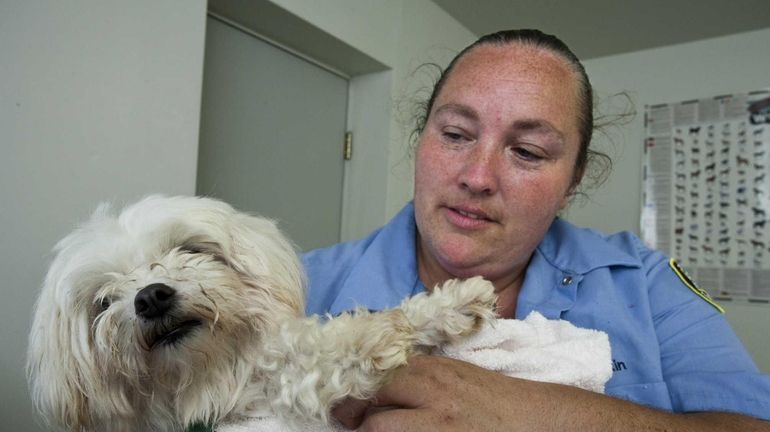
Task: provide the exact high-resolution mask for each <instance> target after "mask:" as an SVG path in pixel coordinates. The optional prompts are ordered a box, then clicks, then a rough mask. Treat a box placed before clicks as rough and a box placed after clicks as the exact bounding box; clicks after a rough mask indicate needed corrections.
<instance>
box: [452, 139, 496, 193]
mask: <svg viewBox="0 0 770 432" xmlns="http://www.w3.org/2000/svg"><path fill="white" fill-rule="evenodd" d="M498 157H499V155H497V154H495V152H494V151H492V150H491V149H485V148H483V146H481V145H478V146H476V148H474V149H473V150H472V151H471V152H469V154H468V158H467V159H465V161H463V167H462V170H461V171H460V176H459V182H460V187H461V188H463V189H465V190H467V191H468V192H471V193H472V194H474V195H475V194H482V195H492V194H494V193H495V192H497V187H498V184H497V178H498V173H497V158H498Z"/></svg>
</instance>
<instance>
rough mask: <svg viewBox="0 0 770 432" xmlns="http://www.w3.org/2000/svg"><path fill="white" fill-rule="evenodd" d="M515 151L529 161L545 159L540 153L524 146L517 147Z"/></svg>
mask: <svg viewBox="0 0 770 432" xmlns="http://www.w3.org/2000/svg"><path fill="white" fill-rule="evenodd" d="M513 151H514V153H516V155H517V156H518V157H520V158H521V159H524V160H527V161H539V160H541V159H543V157H542V156H540V155H539V154H536V153H533V152H531V151H529V150H527V149H526V148H524V147H516V148H514V150H513Z"/></svg>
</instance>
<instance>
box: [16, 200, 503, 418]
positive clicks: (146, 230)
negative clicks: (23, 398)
mask: <svg viewBox="0 0 770 432" xmlns="http://www.w3.org/2000/svg"><path fill="white" fill-rule="evenodd" d="M55 250H56V252H57V254H56V257H55V259H54V261H53V263H52V265H51V267H50V270H49V272H48V275H47V276H46V279H45V283H44V286H43V289H42V292H41V293H40V297H39V299H38V301H37V304H36V307H35V313H34V322H33V326H32V330H31V333H30V338H29V353H28V366H27V368H28V376H29V383H30V391H31V394H32V398H33V401H34V403H35V406H36V408H37V409H38V410H39V411H40V412H41V413H42V414H43V416H44V418H45V419H46V420H47V421H48V423H49V425H50V426H51V427H56V428H60V429H64V430H69V431H103V430H109V431H175V430H183V429H184V428H185V427H186V426H187V425H189V424H191V423H193V422H206V423H209V424H212V423H214V424H216V423H217V422H219V421H221V420H223V419H226V418H227V417H228V416H235V415H241V414H244V413H248V412H251V413H254V412H262V413H270V414H274V415H279V416H282V417H285V418H287V419H295V420H301V421H327V420H328V416H329V413H330V409H331V408H332V407H333V405H334V404H335V403H337V402H339V401H340V400H342V399H343V398H345V397H355V398H368V397H370V396H371V395H372V394H373V393H374V392H375V391H376V390H377V388H379V387H380V386H381V385H382V384H383V383H384V381H385V380H386V379H387V377H388V374H389V372H391V371H392V370H394V369H395V368H397V367H399V366H401V365H403V364H405V363H406V361H407V358H408V356H409V355H410V354H412V353H414V352H415V350H419V349H420V348H421V347H431V346H436V345H438V344H442V343H446V342H451V341H453V340H455V339H457V338H459V337H462V336H463V335H468V334H470V333H472V332H473V331H475V330H476V329H478V328H479V327H480V326H481V325H482V324H483V322H484V321H486V320H488V319H490V318H492V317H493V315H494V312H493V303H494V300H495V298H494V293H493V289H492V286H491V284H489V283H488V282H486V281H484V280H482V279H480V278H475V279H470V280H468V281H463V282H460V281H450V282H448V283H447V284H445V285H444V286H443V287H442V288H436V289H434V290H433V293H432V294H431V295H425V294H420V295H418V296H415V297H413V298H411V299H407V300H405V301H404V302H403V303H402V305H401V306H400V307H399V308H396V309H391V310H386V311H382V312H377V313H368V312H366V311H357V312H355V313H352V314H343V315H341V316H338V317H334V318H329V317H327V318H328V321H325V322H321V320H319V319H318V318H317V317H309V318H305V317H304V316H303V304H304V288H303V287H304V284H303V274H302V271H301V268H300V265H299V262H298V260H297V257H296V252H295V249H294V247H293V246H292V244H291V243H290V242H289V241H288V240H287V239H286V237H284V236H283V235H282V234H281V233H280V231H279V230H278V229H277V228H276V225H275V224H274V223H273V222H272V221H270V220H267V219H263V218H258V217H254V216H250V215H247V214H244V213H240V212H237V211H235V210H234V209H233V208H232V207H230V206H229V205H227V204H225V203H223V202H221V201H217V200H213V199H208V198H196V197H170V198H169V197H161V196H152V197H148V198H146V199H144V200H142V201H140V202H138V203H136V204H134V205H132V206H129V207H127V208H126V209H125V210H124V211H122V212H121V213H120V214H119V215H113V214H112V213H111V212H110V210H109V208H108V206H101V207H100V208H99V209H97V211H96V212H95V213H94V215H93V216H92V217H91V219H90V220H89V221H88V222H87V223H86V224H85V225H83V226H81V227H80V228H79V229H77V230H76V231H75V232H73V233H72V234H70V235H69V236H67V237H66V238H64V239H63V240H62V241H61V242H59V244H58V245H57V246H56V249H55ZM152 286H154V287H158V286H162V287H164V288H163V290H164V291H162V292H160V294H159V293H158V292H155V291H153V294H152V295H157V296H160V295H161V294H162V295H163V296H165V297H166V298H163V299H161V300H157V301H158V302H165V303H164V304H165V305H166V306H167V307H168V310H166V311H165V312H159V313H155V314H149V313H148V312H147V311H146V310H145V309H143V308H146V307H147V303H146V301H147V295H146V292H147V290H146V289H145V288H147V289H153V288H150V287H152ZM141 292H145V297H142V299H140V298H139V297H140V294H139V293H141ZM152 295H151V296H150V297H151V298H150V300H149V301H150V303H152V302H153V301H156V300H154V299H155V297H152ZM158 298H160V297H158Z"/></svg>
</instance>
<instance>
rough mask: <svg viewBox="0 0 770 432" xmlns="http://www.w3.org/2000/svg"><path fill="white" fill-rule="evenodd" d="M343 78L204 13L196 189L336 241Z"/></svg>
mask: <svg viewBox="0 0 770 432" xmlns="http://www.w3.org/2000/svg"><path fill="white" fill-rule="evenodd" d="M347 89H348V82H347V80H345V79H344V78H341V77H340V76H337V75H335V74H332V73H330V72H328V71H326V70H324V69H321V68H320V67H318V66H316V65H313V64H311V63H309V62H307V61H305V60H302V59H300V58H299V57H296V56H294V55H292V54H289V53H287V52H285V51H283V50H281V49H279V48H276V47H275V46H273V45H270V44H268V43H266V42H264V41H262V40H260V39H257V38H256V37H254V36H252V35H250V34H247V33H245V32H243V31H241V30H238V29H236V28H234V27H231V26H229V25H227V24H225V23H223V22H221V21H219V20H216V19H214V18H208V22H207V28H206V53H205V64H204V74H203V101H202V109H201V131H200V149H199V152H198V177H197V187H196V190H197V194H198V195H205V196H213V197H217V198H220V199H222V200H224V201H227V202H229V203H230V204H232V205H233V206H235V207H236V208H238V209H240V210H245V211H249V212H253V213H258V214H261V215H264V216H268V217H271V218H275V219H277V220H278V221H279V224H280V226H281V227H282V228H283V230H284V231H285V232H286V233H287V234H288V235H289V236H290V237H291V238H292V239H293V240H294V241H295V242H296V243H297V245H298V246H299V247H300V248H301V249H302V250H309V249H312V248H316V247H321V246H326V245H329V244H333V243H336V242H338V241H339V239H340V220H341V208H342V174H343V156H342V149H343V143H344V136H345V119H346V111H347Z"/></svg>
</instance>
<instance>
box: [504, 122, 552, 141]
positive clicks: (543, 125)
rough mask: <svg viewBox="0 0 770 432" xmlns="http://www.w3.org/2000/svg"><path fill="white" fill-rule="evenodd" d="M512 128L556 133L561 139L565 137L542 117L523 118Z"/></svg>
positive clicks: (514, 123)
mask: <svg viewBox="0 0 770 432" xmlns="http://www.w3.org/2000/svg"><path fill="white" fill-rule="evenodd" d="M511 129H513V130H519V131H529V132H538V133H549V134H555V135H557V136H558V137H559V138H560V139H562V140H563V139H564V134H563V133H562V132H561V131H560V130H559V129H557V128H556V127H555V126H554V125H552V124H551V123H550V122H548V121H545V120H541V119H523V120H516V121H514V122H513V124H512V125H511Z"/></svg>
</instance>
